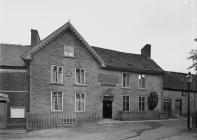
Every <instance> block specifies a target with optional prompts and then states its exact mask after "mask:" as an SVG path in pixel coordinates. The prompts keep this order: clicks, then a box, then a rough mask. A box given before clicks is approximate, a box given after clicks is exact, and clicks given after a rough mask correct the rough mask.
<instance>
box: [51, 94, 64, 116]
mask: <svg viewBox="0 0 197 140" xmlns="http://www.w3.org/2000/svg"><path fill="white" fill-rule="evenodd" d="M53 92H61V93H62V109H61V110H53V105H52V102H53ZM63 98H64V93H63V92H62V91H51V112H62V111H63V109H64V100H63Z"/></svg>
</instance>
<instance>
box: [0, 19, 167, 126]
mask: <svg viewBox="0 0 197 140" xmlns="http://www.w3.org/2000/svg"><path fill="white" fill-rule="evenodd" d="M0 47H1V54H2V57H1V60H0V65H1V71H0V85H1V86H0V93H1V94H0V105H1V108H4V110H5V111H4V112H3V113H1V114H4V118H7V121H6V122H8V124H4V127H5V126H6V125H16V124H18V125H19V124H20V123H21V124H22V123H24V121H25V113H26V112H31V113H45V114H47V113H50V112H65V113H72V112H77V113H78V114H86V113H90V112H96V116H97V118H98V119H102V118H111V119H123V120H135V119H156V118H159V114H160V112H162V109H163V108H162V99H163V92H164V90H163V88H164V87H165V86H164V84H165V83H164V79H163V76H164V74H165V72H164V71H163V70H162V68H161V67H160V66H159V65H157V64H156V63H155V62H154V61H153V60H152V59H151V46H150V45H149V44H147V45H145V46H144V47H143V48H142V49H141V54H131V53H123V52H118V51H114V50H109V49H104V48H99V47H94V46H90V45H89V44H88V43H87V42H86V40H85V39H84V38H83V37H82V36H81V35H80V34H79V33H78V31H77V30H76V29H75V28H74V27H73V26H72V24H71V23H69V22H68V23H66V24H64V25H63V26H62V27H60V28H59V29H57V30H56V31H55V32H53V33H52V34H50V35H49V36H48V37H46V38H45V39H43V40H40V37H39V34H38V32H37V31H36V30H31V45H28V46H17V45H6V44H1V45H0ZM151 93H156V95H157V96H158V102H157V104H156V106H155V107H154V108H153V109H149V105H148V98H149V96H150V94H151ZM1 114H0V115H1ZM2 116H3V115H2ZM4 122H5V121H4ZM0 124H2V126H1V127H3V121H0Z"/></svg>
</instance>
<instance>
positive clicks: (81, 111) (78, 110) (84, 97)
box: [75, 92, 86, 112]
mask: <svg viewBox="0 0 197 140" xmlns="http://www.w3.org/2000/svg"><path fill="white" fill-rule="evenodd" d="M77 94H84V102H83V103H84V105H83V106H84V109H83V110H77ZM85 110H86V93H79V92H78V93H77V92H76V93H75V112H85Z"/></svg>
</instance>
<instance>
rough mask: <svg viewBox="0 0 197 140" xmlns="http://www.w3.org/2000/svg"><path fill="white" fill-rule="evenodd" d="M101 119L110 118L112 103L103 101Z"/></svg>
mask: <svg viewBox="0 0 197 140" xmlns="http://www.w3.org/2000/svg"><path fill="white" fill-rule="evenodd" d="M103 118H110V119H111V118H112V101H103Z"/></svg>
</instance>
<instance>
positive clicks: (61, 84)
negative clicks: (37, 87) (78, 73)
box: [50, 83, 64, 86]
mask: <svg viewBox="0 0 197 140" xmlns="http://www.w3.org/2000/svg"><path fill="white" fill-rule="evenodd" d="M50 85H57V86H64V84H63V83H50Z"/></svg>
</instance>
